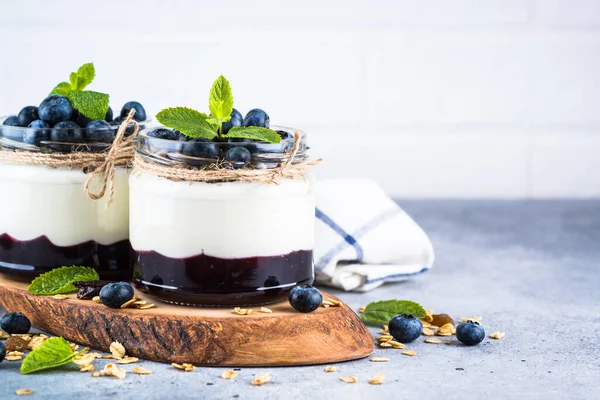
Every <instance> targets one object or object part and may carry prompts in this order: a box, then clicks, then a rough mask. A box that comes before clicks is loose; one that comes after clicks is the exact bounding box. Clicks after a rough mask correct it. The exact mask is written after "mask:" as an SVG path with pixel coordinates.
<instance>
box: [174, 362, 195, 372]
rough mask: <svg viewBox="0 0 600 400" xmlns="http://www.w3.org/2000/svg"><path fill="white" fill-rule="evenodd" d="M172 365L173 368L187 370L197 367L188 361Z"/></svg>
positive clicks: (190, 370)
mask: <svg viewBox="0 0 600 400" xmlns="http://www.w3.org/2000/svg"><path fill="white" fill-rule="evenodd" d="M171 366H172V367H173V368H176V369H180V370H182V371H185V372H192V371H193V370H194V369H196V367H194V366H193V365H192V364H188V363H183V364H177V363H171Z"/></svg>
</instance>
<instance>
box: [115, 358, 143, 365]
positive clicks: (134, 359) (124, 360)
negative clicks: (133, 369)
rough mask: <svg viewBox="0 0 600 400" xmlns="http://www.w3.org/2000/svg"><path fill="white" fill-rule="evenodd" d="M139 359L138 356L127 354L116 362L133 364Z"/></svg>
mask: <svg viewBox="0 0 600 400" xmlns="http://www.w3.org/2000/svg"><path fill="white" fill-rule="evenodd" d="M138 361H139V360H138V359H137V358H136V357H129V356H125V357H123V358H121V359H120V360H117V361H116V363H117V364H133V363H136V362H138Z"/></svg>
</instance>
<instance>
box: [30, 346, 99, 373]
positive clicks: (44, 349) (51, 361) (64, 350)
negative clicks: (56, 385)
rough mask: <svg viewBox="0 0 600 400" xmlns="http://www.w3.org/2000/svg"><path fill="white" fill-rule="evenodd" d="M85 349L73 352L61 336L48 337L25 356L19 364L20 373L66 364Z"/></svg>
mask: <svg viewBox="0 0 600 400" xmlns="http://www.w3.org/2000/svg"><path fill="white" fill-rule="evenodd" d="M86 351H87V349H84V350H82V351H80V352H78V353H74V352H73V349H71V346H70V345H69V342H67V341H66V340H65V339H63V338H62V337H53V338H50V339H48V340H46V341H44V342H43V343H42V344H41V345H40V346H39V347H38V348H36V349H35V350H33V351H32V352H31V353H29V354H28V355H27V357H25V359H24V360H23V363H22V364H21V373H22V374H31V373H33V372H38V371H42V370H45V369H50V368H56V367H60V366H62V365H66V364H68V363H70V362H71V361H73V359H74V358H75V357H77V356H78V355H80V354H82V353H84V352H86Z"/></svg>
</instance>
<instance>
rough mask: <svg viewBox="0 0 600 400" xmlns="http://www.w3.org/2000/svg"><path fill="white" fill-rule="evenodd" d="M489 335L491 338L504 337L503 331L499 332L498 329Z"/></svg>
mask: <svg viewBox="0 0 600 400" xmlns="http://www.w3.org/2000/svg"><path fill="white" fill-rule="evenodd" d="M490 337H491V338H492V339H502V338H503V337H504V332H500V331H497V332H494V333H492V334H491V335H490Z"/></svg>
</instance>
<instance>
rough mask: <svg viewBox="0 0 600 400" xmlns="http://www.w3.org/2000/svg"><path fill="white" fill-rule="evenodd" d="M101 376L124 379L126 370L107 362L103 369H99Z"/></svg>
mask: <svg viewBox="0 0 600 400" xmlns="http://www.w3.org/2000/svg"><path fill="white" fill-rule="evenodd" d="M100 373H101V375H102V376H114V377H115V378H118V379H124V378H125V375H126V374H127V371H125V370H124V369H120V368H117V366H116V365H115V364H113V363H108V364H106V365H105V366H104V369H103V370H102V371H100Z"/></svg>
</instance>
